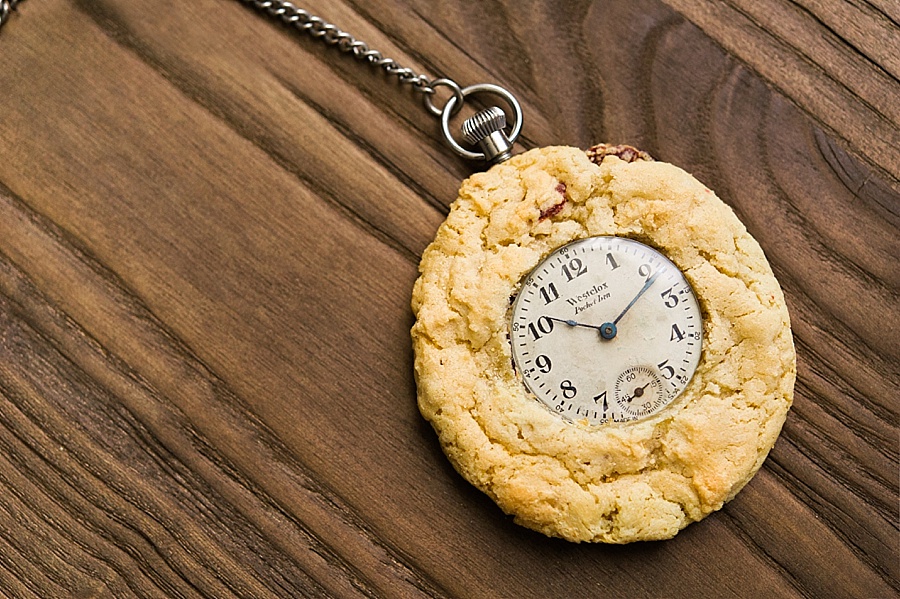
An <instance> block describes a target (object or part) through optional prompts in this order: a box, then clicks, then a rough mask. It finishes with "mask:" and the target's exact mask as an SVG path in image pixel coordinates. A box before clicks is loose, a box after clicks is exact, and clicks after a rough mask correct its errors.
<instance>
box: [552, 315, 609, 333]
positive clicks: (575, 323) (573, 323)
mask: <svg viewBox="0 0 900 599" xmlns="http://www.w3.org/2000/svg"><path fill="white" fill-rule="evenodd" d="M544 318H546V319H547V320H555V321H556V322H561V323H563V324H567V325H569V326H570V327H585V328H587V329H597V330H598V331H599V330H600V327H599V326H597V325H595V324H587V323H584V322H578V321H577V320H567V319H565V318H556V317H554V316H545V317H544Z"/></svg>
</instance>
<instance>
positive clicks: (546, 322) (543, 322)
mask: <svg viewBox="0 0 900 599" xmlns="http://www.w3.org/2000/svg"><path fill="white" fill-rule="evenodd" d="M528 331H529V332H530V333H531V336H532V337H534V340H535V341H537V340H538V339H540V338H541V337H543V336H544V335H549V334H550V333H551V332H553V321H552V320H550V319H549V318H547V317H546V316H541V317H540V318H538V319H537V324H536V325H535V323H533V322H529V323H528Z"/></svg>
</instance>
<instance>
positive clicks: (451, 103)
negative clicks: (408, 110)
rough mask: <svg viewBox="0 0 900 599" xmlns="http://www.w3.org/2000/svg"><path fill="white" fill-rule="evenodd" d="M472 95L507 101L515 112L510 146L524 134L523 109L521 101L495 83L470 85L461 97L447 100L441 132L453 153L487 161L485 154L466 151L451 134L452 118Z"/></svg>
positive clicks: (464, 89)
mask: <svg viewBox="0 0 900 599" xmlns="http://www.w3.org/2000/svg"><path fill="white" fill-rule="evenodd" d="M472 94H494V95H496V96H500V97H501V98H503V99H504V100H505V101H506V103H507V104H508V105H509V107H510V108H511V109H512V111H513V120H512V122H511V123H510V125H511V126H512V131H510V133H509V143H510V144H512V143H514V142H515V141H516V138H518V137H519V133H521V132H522V107H521V106H520V105H519V101H518V100H516V98H515V96H513V95H512V94H511V93H510V92H509V91H508V90H506V89H505V88H502V87H500V86H499V85H494V84H493V83H478V84H475V85H470V86H469V87H464V88H463V89H462V90H461V93H460V94H459V96H457V95H454V96H452V97H451V98H450V99H449V100H447V103H446V104H444V109H443V110H442V111H441V131H442V132H443V134H444V139H446V140H447V143H448V144H450V147H451V148H452V149H453V151H454V152H456V153H457V154H459V155H460V156H462V157H463V158H468V159H469V160H486V159H487V157H486V156H485V155H484V153H483V152H471V151H469V150H467V149H465V148H464V147H462V146H461V145H459V142H457V141H456V140H455V139H453V135H451V133H450V117H451V116H453V115H455V114H456V113H457V112H459V109H460V108H461V107H462V103H463V102H464V101H465V98H466V97H468V96H470V95H472Z"/></svg>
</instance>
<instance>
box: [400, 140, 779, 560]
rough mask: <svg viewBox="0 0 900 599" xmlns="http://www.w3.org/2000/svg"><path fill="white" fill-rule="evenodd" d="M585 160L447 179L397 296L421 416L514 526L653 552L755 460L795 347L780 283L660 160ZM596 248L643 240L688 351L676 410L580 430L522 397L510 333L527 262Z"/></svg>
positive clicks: (714, 505)
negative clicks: (673, 293) (690, 315)
mask: <svg viewBox="0 0 900 599" xmlns="http://www.w3.org/2000/svg"><path fill="white" fill-rule="evenodd" d="M629 155H630V154H629ZM594 156H595V157H596V156H597V153H596V152H595V153H594ZM641 158H643V156H642V157H641ZM599 159H600V160H602V161H601V162H600V163H599V164H594V163H593V162H591V160H590V159H589V158H588V156H587V155H586V154H585V152H583V151H581V150H578V149H575V148H567V147H552V148H542V149H537V150H531V151H529V152H526V153H524V154H521V155H518V156H515V157H513V158H512V159H510V160H508V161H507V162H504V163H502V164H500V165H497V166H494V167H493V168H491V169H490V170H489V171H487V172H485V173H479V174H476V175H474V176H472V177H471V178H469V179H468V180H467V181H465V182H464V183H463V185H462V187H461V189H460V192H459V198H458V199H457V200H456V202H454V204H453V206H452V208H451V211H450V214H449V216H448V217H447V220H446V221H445V222H444V224H443V225H442V226H441V227H440V229H439V230H438V233H437V236H436V238H435V240H434V242H433V243H432V244H431V245H430V246H429V247H428V248H427V249H426V250H425V252H424V254H423V256H422V262H421V265H420V273H421V276H420V277H419V279H418V281H417V282H416V285H415V288H414V291H413V298H412V306H413V311H414V312H415V314H416V323H415V325H414V326H413V329H412V338H413V345H414V349H415V356H416V357H415V371H416V380H417V384H418V390H419V408H420V410H421V412H422V414H423V416H424V417H425V418H426V419H427V420H428V421H429V422H431V424H432V425H433V426H434V429H435V431H436V432H437V434H438V437H439V439H440V443H441V445H442V447H443V448H444V451H445V452H446V454H447V456H448V458H449V459H450V461H451V462H452V463H453V465H454V467H455V468H456V469H457V470H458V471H459V472H460V474H462V475H463V476H464V477H465V478H466V479H467V480H468V481H469V482H471V483H472V484H473V485H475V486H476V487H478V488H479V489H481V490H482V491H484V492H485V493H487V494H488V495H489V496H490V497H491V498H493V499H494V501H496V502H497V504H498V505H499V506H500V507H501V508H502V509H503V510H504V511H505V512H506V513H508V514H511V515H513V516H514V517H515V520H516V522H518V523H519V524H522V525H524V526H527V527H529V528H532V529H534V530H538V531H540V532H543V533H545V534H547V535H551V536H557V537H562V538H564V539H568V540H570V541H601V542H608V543H627V542H631V541H637V540H650V539H666V538H669V537H672V536H674V535H675V534H676V533H677V532H678V531H679V530H680V529H682V528H683V527H685V526H686V525H687V524H689V523H690V522H694V521H697V520H700V519H701V518H703V517H704V516H706V515H707V514H709V513H710V512H712V511H714V510H717V509H719V508H721V507H722V505H723V504H724V503H725V502H726V501H728V500H730V499H731V498H732V497H734V495H735V494H736V493H737V492H738V491H739V490H740V489H741V488H742V487H743V486H744V485H745V484H746V483H747V481H749V480H750V478H751V477H752V476H753V474H754V473H755V472H756V471H757V470H758V469H759V467H760V466H761V465H762V462H763V460H764V459H765V457H766V455H767V454H768V452H769V450H770V449H771V448H772V445H773V444H774V443H775V440H776V438H777V436H778V433H779V431H780V430H781V426H782V424H783V423H784V419H785V416H786V414H787V411H788V409H789V407H790V405H791V401H792V397H793V384H794V376H795V355H794V347H793V341H792V338H791V332H790V325H789V321H788V313H787V309H786V307H785V303H784V297H783V295H782V292H781V288H780V287H779V285H778V283H777V281H776V280H775V277H774V276H773V274H772V270H771V268H770V267H769V264H768V262H767V261H766V259H765V256H764V255H763V252H762V250H761V249H760V247H759V245H758V244H757V243H756V241H755V240H754V239H753V238H752V237H750V235H749V234H748V233H747V231H746V229H745V228H744V226H743V225H742V224H741V223H740V221H739V220H738V219H737V217H736V216H735V215H734V213H733V212H732V210H731V209H730V208H729V207H728V206H726V205H725V204H724V203H723V202H722V201H721V200H719V199H718V198H717V197H716V196H715V194H714V193H712V191H710V190H709V189H707V188H706V187H705V186H703V185H702V184H701V183H699V182H698V181H697V180H696V179H694V178H693V177H692V176H691V175H689V174H688V173H686V172H684V171H683V170H681V169H679V168H677V167H675V166H672V165H670V164H666V163H662V162H651V161H647V160H643V159H642V160H636V161H634V162H625V161H623V160H621V159H619V158H618V157H617V156H616V155H615V153H610V154H606V155H604V156H600V158H599ZM600 235H615V236H621V237H628V238H632V239H636V240H638V241H641V242H642V243H645V244H647V245H650V246H652V247H654V248H656V249H658V250H660V251H661V252H662V253H663V254H665V255H666V256H667V257H668V258H669V259H670V260H671V261H672V262H674V263H675V265H676V266H677V267H678V268H679V269H680V270H681V271H682V272H683V273H684V275H685V277H686V278H687V280H688V281H689V282H690V285H691V286H692V287H693V289H694V292H695V294H696V296H697V298H698V300H699V303H700V307H701V310H702V314H703V350H702V354H701V357H700V362H699V365H698V367H697V370H696V372H695V374H694V376H693V378H692V379H691V380H690V382H689V383H688V384H687V387H686V388H685V390H684V392H683V393H682V394H681V396H680V397H679V399H678V401H676V402H673V403H672V404H671V405H669V406H668V407H666V408H665V409H663V410H661V411H660V412H659V413H658V414H656V415H654V416H653V417H652V418H648V419H645V420H640V421H638V422H631V423H612V424H607V425H600V426H595V425H587V424H584V423H582V424H579V423H578V422H572V421H569V420H566V419H563V418H560V417H559V416H558V415H556V414H554V413H552V412H551V411H550V410H548V409H547V408H546V406H545V405H543V404H542V403H540V402H539V401H537V400H536V399H535V397H534V396H533V395H531V394H530V393H529V392H528V391H527V389H526V387H525V386H524V384H523V380H522V376H521V373H519V372H517V371H516V369H514V367H513V364H512V354H511V348H510V342H509V330H510V307H511V300H512V299H513V298H514V297H515V296H516V294H517V293H518V291H519V287H520V284H521V281H522V280H523V278H524V277H526V276H527V275H528V273H529V272H530V271H531V270H532V269H533V268H534V267H535V265H537V264H538V263H539V262H540V261H541V260H542V258H544V257H545V256H547V255H548V254H549V253H551V252H552V251H553V250H554V249H555V248H558V247H559V246H562V245H563V244H566V243H568V242H571V241H573V240H575V239H579V238H585V237H591V236H600Z"/></svg>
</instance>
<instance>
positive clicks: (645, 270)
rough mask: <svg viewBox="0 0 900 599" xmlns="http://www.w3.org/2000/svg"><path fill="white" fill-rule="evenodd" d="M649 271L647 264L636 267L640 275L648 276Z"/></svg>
mask: <svg viewBox="0 0 900 599" xmlns="http://www.w3.org/2000/svg"><path fill="white" fill-rule="evenodd" d="M650 272H651V271H650V265H649V264H641V265H640V266H639V267H638V274H639V275H641V276H642V277H649V276H650Z"/></svg>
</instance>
